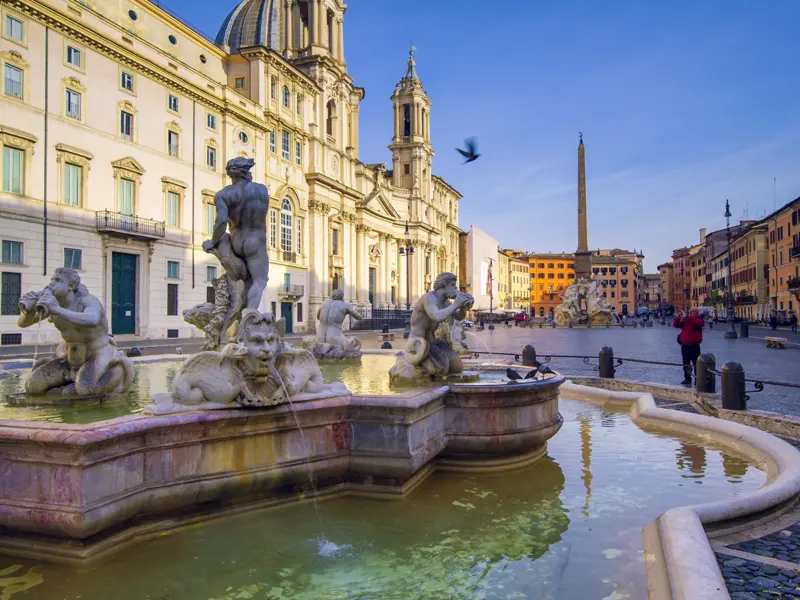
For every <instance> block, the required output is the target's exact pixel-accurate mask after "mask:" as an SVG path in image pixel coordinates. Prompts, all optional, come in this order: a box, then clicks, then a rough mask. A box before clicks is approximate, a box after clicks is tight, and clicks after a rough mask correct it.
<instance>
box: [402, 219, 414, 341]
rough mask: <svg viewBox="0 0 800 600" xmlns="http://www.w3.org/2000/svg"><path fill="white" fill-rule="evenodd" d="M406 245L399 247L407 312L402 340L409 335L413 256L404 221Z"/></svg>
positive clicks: (412, 247) (412, 248)
mask: <svg viewBox="0 0 800 600" xmlns="http://www.w3.org/2000/svg"><path fill="white" fill-rule="evenodd" d="M405 236H406V245H405V246H400V256H405V257H406V310H407V311H409V314H408V316H407V317H406V327H405V331H404V332H403V338H405V339H408V336H409V335H411V257H412V256H414V246H412V245H411V237H410V236H409V233H408V221H406V231H405Z"/></svg>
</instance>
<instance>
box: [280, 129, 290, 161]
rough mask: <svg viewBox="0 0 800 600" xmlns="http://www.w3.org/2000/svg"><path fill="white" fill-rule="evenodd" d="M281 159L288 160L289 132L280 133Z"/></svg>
mask: <svg viewBox="0 0 800 600" xmlns="http://www.w3.org/2000/svg"><path fill="white" fill-rule="evenodd" d="M281 158H282V159H283V160H289V132H288V131H286V130H284V131H283V132H282V133H281Z"/></svg>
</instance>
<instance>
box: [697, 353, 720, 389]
mask: <svg viewBox="0 0 800 600" xmlns="http://www.w3.org/2000/svg"><path fill="white" fill-rule="evenodd" d="M716 368H717V359H716V357H715V356H714V355H713V354H708V353H706V354H701V355H700V357H699V358H698V359H697V365H696V367H695V389H696V390H697V391H698V392H700V393H701V394H713V393H714V391H715V390H716V387H717V385H716V380H717V378H716V377H714V373H712V372H711V369H716Z"/></svg>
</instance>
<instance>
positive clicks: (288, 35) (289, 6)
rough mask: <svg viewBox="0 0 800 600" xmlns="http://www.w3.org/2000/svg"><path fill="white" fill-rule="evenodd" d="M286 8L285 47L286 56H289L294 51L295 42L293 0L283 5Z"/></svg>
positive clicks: (288, 0) (284, 25) (284, 24)
mask: <svg viewBox="0 0 800 600" xmlns="http://www.w3.org/2000/svg"><path fill="white" fill-rule="evenodd" d="M283 8H284V11H283V12H284V15H285V17H284V23H283V48H284V52H285V53H286V56H287V57H288V56H289V54H290V53H291V51H292V47H293V45H294V44H293V43H292V37H293V35H292V34H293V31H294V30H293V24H292V18H293V16H294V4H293V2H292V0H286V1H285V2H284V5H283Z"/></svg>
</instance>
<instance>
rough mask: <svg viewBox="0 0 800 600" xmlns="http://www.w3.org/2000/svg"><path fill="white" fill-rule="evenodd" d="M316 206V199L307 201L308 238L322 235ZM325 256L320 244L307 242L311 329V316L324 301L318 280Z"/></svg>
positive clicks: (313, 326) (309, 320)
mask: <svg viewBox="0 0 800 600" xmlns="http://www.w3.org/2000/svg"><path fill="white" fill-rule="evenodd" d="M317 207H318V203H317V202H316V201H313V200H312V201H310V202H309V203H308V235H309V240H316V239H319V238H320V236H321V235H323V234H322V233H321V229H322V215H321V214H320V213H319V211H318V210H317ZM326 258H327V257H326V256H325V255H324V254H323V247H322V244H311V243H309V253H308V260H309V265H308V266H309V294H308V314H309V319H308V323H309V327H310V328H311V329H316V321H315V320H314V319H313V318H312V317H313V316H314V315H316V314H317V309H319V307H320V306H321V305H322V302H323V301H324V298H323V296H322V293H323V287H322V283H323V282H322V281H321V280H320V278H321V277H322V269H321V264H322V262H323V261H324V260H326Z"/></svg>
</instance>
